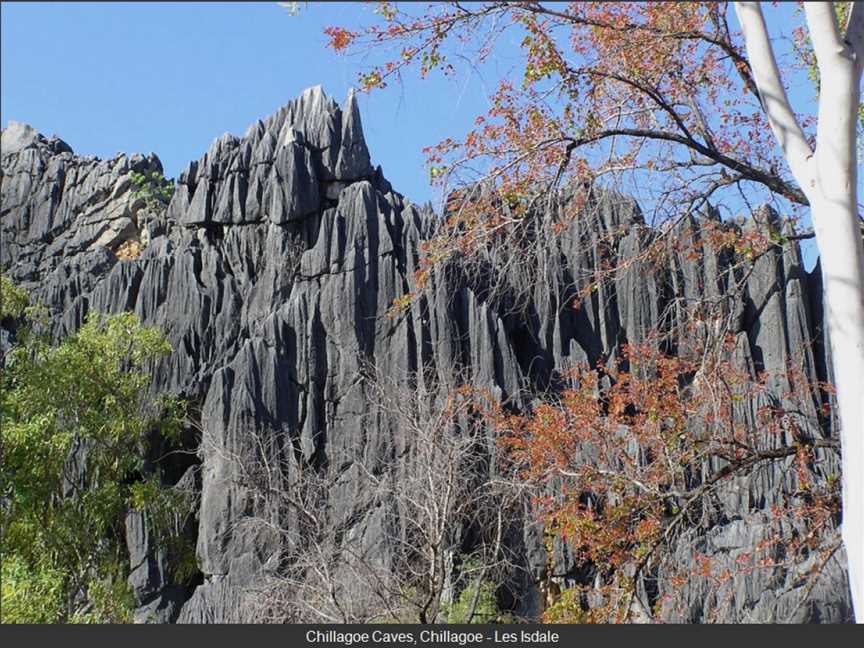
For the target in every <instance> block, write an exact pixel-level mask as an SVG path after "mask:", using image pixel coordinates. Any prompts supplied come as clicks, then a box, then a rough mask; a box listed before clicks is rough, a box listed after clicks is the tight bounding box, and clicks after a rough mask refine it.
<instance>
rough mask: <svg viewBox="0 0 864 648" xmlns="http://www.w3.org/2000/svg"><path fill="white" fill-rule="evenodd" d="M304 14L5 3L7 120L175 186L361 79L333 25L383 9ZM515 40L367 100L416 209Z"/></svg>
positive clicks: (783, 18) (387, 165)
mask: <svg viewBox="0 0 864 648" xmlns="http://www.w3.org/2000/svg"><path fill="white" fill-rule="evenodd" d="M765 6H766V14H767V16H768V22H769V26H770V27H771V28H772V31H778V30H779V29H781V28H782V27H783V26H784V25H785V24H787V22H788V21H789V18H790V16H789V15H788V14H789V13H790V12H791V11H792V10H793V9H792V8H791V7H789V6H788V5H781V6H780V7H772V6H771V4H770V3H765ZM300 8H301V11H300V13H299V14H298V15H294V16H292V15H290V14H289V13H288V12H287V11H286V10H285V9H284V8H283V7H280V6H279V5H278V4H277V3H275V2H262V3H242V4H241V3H206V4H205V3H200V4H199V3H60V2H52V3H8V2H4V3H2V5H0V12H2V21H0V22H2V34H0V35H2V40H0V43H2V58H0V82H2V86H0V97H2V101H0V121H2V124H3V125H4V126H5V124H6V123H7V122H8V120H10V119H14V120H16V121H23V122H26V123H28V124H30V125H32V126H34V127H35V128H36V129H38V130H39V131H41V132H43V133H45V134H49V135H50V134H56V135H58V136H59V137H61V138H63V139H64V140H65V141H66V142H68V143H69V144H70V145H71V146H72V148H73V149H74V150H75V151H76V153H79V154H81V155H97V156H99V157H103V158H105V157H111V156H113V155H114V154H115V153H117V152H118V151H123V152H128V153H132V152H142V153H149V152H151V151H152V152H155V153H156V154H157V155H158V156H159V157H160V159H161V160H162V163H163V166H164V168H165V174H166V176H169V177H176V176H177V175H178V174H179V173H180V171H181V170H182V169H183V168H184V167H185V166H186V164H187V163H188V162H189V161H190V160H194V159H198V158H199V157H200V156H201V155H202V154H203V153H204V152H205V151H206V150H207V148H208V146H209V145H210V142H211V141H212V140H214V139H215V138H217V137H218V136H220V135H221V134H222V133H224V132H226V131H228V132H232V133H235V134H238V135H240V134H242V133H243V132H244V131H245V130H246V128H247V126H248V125H249V124H251V123H252V122H253V121H254V120H256V119H258V118H262V117H266V116H267V115H270V114H271V113H273V112H274V111H275V110H276V109H277V108H279V107H280V106H282V105H284V104H285V103H286V102H288V101H289V100H291V99H293V98H295V97H296V96H298V95H299V94H300V92H301V91H302V90H303V89H305V88H307V87H309V86H313V85H317V84H321V85H322V86H323V87H324V90H325V91H326V92H327V93H328V94H329V95H331V96H333V97H334V98H335V99H336V100H337V101H339V102H340V103H341V102H342V101H343V99H344V97H345V95H346V93H347V91H348V88H349V87H351V86H352V85H354V84H356V79H357V71H358V70H359V68H360V66H361V63H362V59H360V58H358V57H347V58H346V57H343V56H337V55H336V54H334V53H333V52H332V51H330V50H328V49H327V48H326V47H325V46H324V45H325V41H326V37H325V36H324V34H323V29H324V27H326V26H328V25H334V24H336V25H342V26H352V25H359V24H365V23H367V22H369V18H370V15H369V14H370V12H371V11H372V10H373V7H372V6H369V5H368V4H361V3H328V4H315V3H303V2H301V3H300ZM733 21H734V18H733ZM509 45H510V47H512V49H509V51H508V47H507V46H506V44H505V47H504V48H503V49H499V50H498V52H499V54H498V56H497V57H496V58H495V60H494V61H492V62H490V63H489V64H488V65H486V66H484V68H483V70H482V72H470V73H469V72H467V71H466V75H463V76H461V77H459V78H458V79H457V80H456V81H449V80H445V79H442V78H440V77H439V76H437V75H435V76H433V77H431V78H430V79H427V80H423V81H421V80H418V79H417V78H415V77H411V78H406V79H405V82H404V85H402V86H400V85H398V84H393V85H391V86H390V87H389V88H388V89H387V90H385V91H379V92H375V93H373V94H371V95H362V96H361V97H360V103H361V111H362V114H363V122H364V130H365V133H366V137H367V140H368V142H369V148H370V151H371V152H372V157H373V161H374V162H375V163H377V164H381V165H382V166H383V168H384V173H385V175H386V176H387V177H388V178H389V179H390V180H391V181H392V182H393V184H394V186H395V187H396V189H397V190H399V191H400V192H402V193H403V194H405V195H406V196H409V197H410V198H412V199H413V200H414V201H416V202H423V201H425V200H428V199H434V198H435V196H434V194H433V191H432V190H431V189H430V187H429V182H428V175H427V171H426V169H425V166H424V156H423V154H422V151H421V149H422V148H423V147H424V146H428V145H430V144H434V143H437V142H438V141H440V140H441V139H443V138H444V137H447V136H459V135H462V134H463V133H464V132H465V131H466V130H468V128H470V126H471V125H472V122H473V118H474V117H475V116H476V115H477V114H479V113H482V112H484V111H485V110H486V108H487V107H488V104H487V102H486V97H487V96H488V95H489V94H491V91H492V89H493V86H494V84H495V82H496V79H497V78H498V77H500V76H502V75H506V74H508V73H509V72H510V70H511V69H512V67H513V65H514V63H515V50H516V48H515V46H514V45H515V44H509ZM784 46H785V47H788V41H786V42H783V41H781V43H780V47H781V48H783V47H784ZM510 52H513V53H514V56H511V57H509V60H508V56H509V53H510ZM481 75H483V76H481ZM484 77H485V78H484ZM792 81H793V82H792V88H791V95H792V99H793V103H794V104H795V105H796V108H798V109H801V110H805V111H809V110H812V109H813V108H814V103H813V91H812V86H811V84H810V83H809V81H807V80H806V79H803V78H797V79H793V80H792ZM808 247H809V246H808ZM806 255H807V256H808V257H809V259H808V261H809V263H808V265H810V264H812V262H813V260H814V256H815V255H813V254H812V251H811V250H807V254H806Z"/></svg>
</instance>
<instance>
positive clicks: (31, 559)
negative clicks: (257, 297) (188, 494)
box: [0, 283, 183, 623]
mask: <svg viewBox="0 0 864 648" xmlns="http://www.w3.org/2000/svg"><path fill="white" fill-rule="evenodd" d="M4 286H5V283H4ZM4 312H5V306H4ZM170 351H171V347H170V345H169V344H168V342H167V340H166V339H165V336H164V335H163V334H162V333H161V332H160V331H159V330H157V329H155V328H150V327H145V326H142V325H141V324H140V323H139V322H138V320H137V319H136V317H135V316H134V315H133V314H131V313H123V314H119V315H111V316H103V315H95V316H91V317H90V318H89V319H88V320H87V322H86V323H85V324H84V326H83V327H82V328H81V329H80V330H79V331H78V333H77V334H75V335H73V336H71V337H69V338H66V339H65V340H63V341H62V342H61V343H60V344H57V345H52V344H49V343H48V342H47V341H46V340H45V339H44V338H42V337H40V336H37V335H34V334H28V335H25V336H22V337H21V338H20V344H19V345H18V346H17V347H15V348H14V349H13V350H12V351H11V352H9V353H8V354H7V356H6V361H5V368H4V369H3V376H2V383H3V384H2V387H3V391H2V397H0V406H2V409H0V425H2V445H3V448H2V449H3V461H2V468H0V502H2V505H0V522H2V527H3V554H2V569H3V588H2V595H3V609H2V620H3V621H4V622H12V623H15V622H58V621H73V622H109V621H110V622H124V621H129V620H130V618H129V617H130V610H131V603H132V599H131V592H129V590H128V587H127V585H126V581H125V577H126V575H127V572H128V557H127V555H126V550H125V547H124V544H123V542H122V541H121V538H122V536H123V534H122V529H123V522H124V516H125V513H126V511H127V510H128V509H129V508H130V507H132V506H136V507H147V506H151V505H152V506H154V507H155V508H157V509H160V508H164V506H165V505H166V502H169V501H170V498H169V497H168V495H166V490H165V489H160V488H154V487H153V486H152V479H151V480H149V481H148V480H145V481H143V482H142V480H141V470H142V468H143V465H142V462H143V459H142V457H143V456H144V450H145V447H146V443H147V435H148V434H150V433H155V432H158V433H160V434H162V435H166V436H167V437H168V438H171V437H175V438H176V435H177V434H178V433H179V431H180V429H181V425H182V420H183V406H182V403H181V402H180V401H178V400H176V399H174V398H167V397H154V396H153V395H152V393H151V390H150V382H151V378H150V375H149V373H148V372H147V370H146V367H147V365H148V363H150V362H151V361H152V360H154V359H156V358H158V357H159V356H163V355H165V354H167V353H170Z"/></svg>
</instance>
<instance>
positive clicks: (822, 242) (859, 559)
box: [735, 2, 864, 622]
mask: <svg viewBox="0 0 864 648" xmlns="http://www.w3.org/2000/svg"><path fill="white" fill-rule="evenodd" d="M861 5H862V3H861V2H856V3H855V5H854V6H853V9H852V10H851V12H850V17H849V23H848V26H847V28H846V30H845V31H846V37H845V39H844V38H842V37H841V35H840V31H839V28H838V26H837V23H836V18H835V16H834V9H833V6H832V5H831V4H829V3H825V4H820V3H810V2H808V3H805V11H806V15H807V24H808V27H809V30H810V36H811V39H812V41H813V47H814V50H815V53H816V58H817V61H818V66H819V78H820V93H819V120H818V125H817V132H816V139H817V145H816V151H815V153H814V152H810V148H809V145H806V140H805V139H804V137H803V133H802V132H801V129H800V127H799V125H798V123H797V121H796V120H795V118H794V113H792V110H791V107H790V105H789V101H788V98H787V97H786V92H785V90H783V86H782V83H781V81H780V74H779V71H778V70H777V65H776V62H775V59H774V54H773V51H772V50H771V45H770V41H769V39H768V34H767V29H766V28H765V22H764V18H763V16H762V13H761V9H760V7H759V3H754V2H740V3H736V7H735V8H736V11H737V14H738V18H739V22H740V23H741V26H742V29H743V30H744V36H745V41H746V44H747V53H748V57H749V59H750V64H751V66H752V68H753V74H754V77H755V81H756V85H757V87H758V88H759V92H760V96H761V98H762V105H763V108H764V110H765V112H766V114H767V116H768V119H769V121H770V123H771V128H772V130H773V131H774V134H775V135H776V137H777V140H778V142H779V143H780V146H781V147H782V148H783V152H784V154H785V156H786V159H787V160H788V162H789V166H790V169H791V170H792V173H793V175H794V176H795V179H796V180H797V181H798V183H799V184H800V185H801V188H802V190H803V191H804V193H805V195H806V196H807V199H808V200H809V201H810V209H811V219H812V221H813V227H814V230H815V233H816V246H817V248H818V250H819V257H820V263H821V267H822V283H823V287H824V290H825V294H824V304H825V316H826V320H827V323H828V332H829V335H830V338H831V361H832V364H833V369H834V386H835V388H836V390H837V406H838V410H839V412H838V413H839V420H840V445H841V450H842V454H843V479H842V489H843V541H844V544H845V546H846V555H847V557H848V569H849V583H850V587H851V590H852V604H853V607H854V609H855V615H856V619H857V621H858V622H862V621H864V247H862V241H861V227H860V225H859V219H858V195H857V194H858V191H857V189H858V177H857V176H858V165H857V160H856V129H855V120H856V119H857V111H858V107H859V103H860V97H861V88H860V82H861V70H862V59H864V42H862V41H864V36H862V31H864V7H862V6H861ZM802 142H803V145H802Z"/></svg>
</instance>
